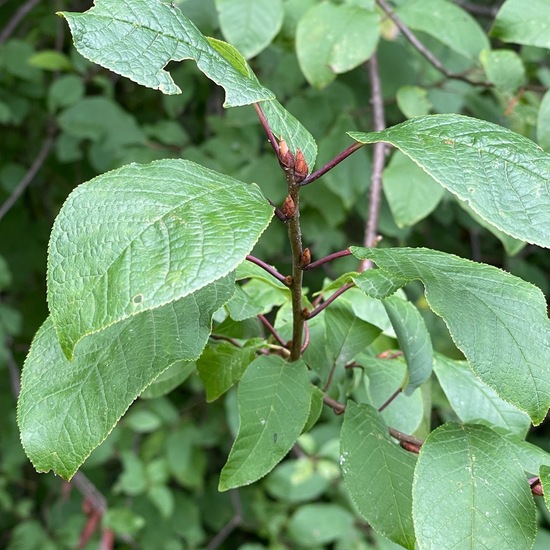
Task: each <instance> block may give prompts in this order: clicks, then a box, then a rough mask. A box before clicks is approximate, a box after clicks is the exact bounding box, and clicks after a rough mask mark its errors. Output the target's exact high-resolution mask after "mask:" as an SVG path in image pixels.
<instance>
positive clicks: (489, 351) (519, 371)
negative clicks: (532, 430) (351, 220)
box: [350, 247, 550, 424]
mask: <svg viewBox="0 0 550 550" xmlns="http://www.w3.org/2000/svg"><path fill="white" fill-rule="evenodd" d="M350 250H351V251H352V252H353V254H354V255H355V256H356V257H358V258H359V259H365V258H369V259H371V260H373V261H374V262H375V263H376V264H377V265H378V266H379V267H380V268H381V269H383V270H384V271H387V272H388V273H391V274H392V275H394V276H395V277H398V278H403V279H408V280H413V279H420V280H421V281H422V282H423V284H424V286H425V289H426V300H427V302H428V304H429V305H430V307H431V309H432V310H433V311H434V312H435V313H437V314H438V315H439V316H440V317H442V318H443V320H444V321H445V323H446V325H447V327H448V329H449V331H450V333H451V336H452V338H453V340H454V342H455V344H456V345H457V347H458V348H459V349H460V350H461V351H462V352H463V353H464V355H465V356H466V358H467V359H468V361H469V362H470V364H471V366H472V370H473V371H474V372H475V373H476V375H477V376H478V377H479V378H480V379H481V380H483V382H485V383H486V384H487V385H488V386H490V387H491V388H493V389H494V390H495V391H496V392H497V393H498V394H499V396H500V397H501V398H503V399H504V400H506V401H508V402H509V403H511V404H513V405H514V406H516V407H517V408H519V409H521V410H523V411H525V412H526V413H527V414H529V416H530V417H531V419H532V420H533V422H534V423H535V424H539V423H540V422H541V421H542V420H543V419H544V417H545V416H546V412H547V411H548V407H549V406H550V321H549V320H548V317H547V315H546V302H545V300H544V296H543V295H542V292H540V290H539V289H538V288H537V287H535V286H533V285H531V284H529V283H526V282H525V281H523V280H521V279H519V278H517V277H514V276H513V275H510V274H509V273H506V272H504V271H501V270H500V269H497V268H495V267H491V266H488V265H484V264H477V263H475V262H471V261H469V260H464V259H462V258H458V257H457V256H453V255H450V254H445V253H443V252H436V251H435V250H428V249H422V248H416V249H415V248H400V249H397V248H395V249H366V248H358V247H351V249H350Z"/></svg>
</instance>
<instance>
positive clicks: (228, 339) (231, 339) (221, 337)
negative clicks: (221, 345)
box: [210, 334, 243, 348]
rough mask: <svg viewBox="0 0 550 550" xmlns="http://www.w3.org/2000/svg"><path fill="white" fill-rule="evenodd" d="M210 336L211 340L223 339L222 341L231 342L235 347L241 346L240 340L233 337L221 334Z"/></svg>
mask: <svg viewBox="0 0 550 550" xmlns="http://www.w3.org/2000/svg"><path fill="white" fill-rule="evenodd" d="M210 338H212V340H223V341H224V342H229V343H230V344H233V345H234V346H235V347H237V348H242V347H243V346H242V345H241V343H240V342H238V341H237V340H235V338H231V337H229V336H224V335H223V334H211V335H210Z"/></svg>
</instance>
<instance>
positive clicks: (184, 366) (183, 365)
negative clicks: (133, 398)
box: [140, 361, 196, 399]
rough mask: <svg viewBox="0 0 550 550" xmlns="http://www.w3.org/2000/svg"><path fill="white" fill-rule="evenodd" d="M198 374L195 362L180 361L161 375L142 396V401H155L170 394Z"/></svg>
mask: <svg viewBox="0 0 550 550" xmlns="http://www.w3.org/2000/svg"><path fill="white" fill-rule="evenodd" d="M194 372H196V364H195V362H194V361H178V362H177V363H174V364H173V365H171V366H170V367H168V368H167V369H166V370H165V371H164V372H163V373H161V374H159V376H158V377H157V378H155V380H154V381H153V382H152V383H151V385H150V386H148V387H147V388H145V390H144V391H143V393H142V394H141V395H140V398H141V399H155V398H156V397H161V396H162V395H166V394H167V393H170V392H171V391H172V390H173V389H175V388H177V387H178V386H179V385H180V384H183V382H184V381H185V380H187V378H189V376H191V374H193V373H194Z"/></svg>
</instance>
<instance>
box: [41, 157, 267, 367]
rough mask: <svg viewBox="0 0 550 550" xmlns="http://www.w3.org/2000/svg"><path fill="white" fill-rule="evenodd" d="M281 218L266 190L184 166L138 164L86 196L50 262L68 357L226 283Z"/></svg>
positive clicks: (51, 296)
mask: <svg viewBox="0 0 550 550" xmlns="http://www.w3.org/2000/svg"><path fill="white" fill-rule="evenodd" d="M272 210H273V209H272V207H271V206H269V204H268V203H267V202H266V200H265V199H264V198H263V196H262V194H261V193H260V191H259V189H258V187H257V186H255V185H247V184H244V183H241V182H239V181H237V180H234V179H233V178H230V177H228V176H225V175H222V174H219V173H217V172H214V171H212V170H208V169H206V168H203V167H201V166H199V165H197V164H194V163H192V162H189V161H184V160H161V161H158V162H153V163H151V164H148V165H137V164H131V165H128V166H124V167H122V168H120V169H118V170H114V171H112V172H108V173H106V174H103V175H101V176H98V177H97V178H94V179H93V180H91V181H89V182H87V183H86V184H84V185H81V186H79V187H77V188H76V189H75V190H74V191H73V192H72V193H71V195H70V196H69V198H68V199H67V201H66V202H65V205H64V206H63V208H62V210H61V212H60V214H59V216H58V217H57V219H56V221H55V224H54V227H53V230H52V234H51V237H50V247H49V259H48V303H49V306H50V311H51V314H52V321H53V323H54V325H55V327H56V330H57V332H58V337H59V341H60V343H61V347H62V349H63V351H64V353H65V354H66V355H67V356H68V357H69V358H70V357H71V356H72V353H73V350H74V347H75V345H76V343H77V342H78V341H79V340H80V339H81V338H83V337H84V336H86V335H87V334H91V333H93V332H97V331H98V330H102V329H104V328H106V327H108V326H110V325H112V324H113V323H116V322H118V321H121V320H123V319H126V318H128V317H131V316H133V315H136V314H137V313H140V312H142V311H146V310H150V309H154V308H157V307H160V306H162V305H164V304H166V303H168V302H170V301H173V300H178V299H179V298H182V297H184V296H187V295H189V294H192V293H193V292H195V291H197V290H198V289H200V288H202V287H204V286H206V285H207V284H209V283H211V282H212V281H215V280H217V279H219V278H221V277H223V276H225V275H227V274H228V273H229V272H230V271H231V270H232V269H234V268H235V267H236V266H237V265H238V264H239V263H241V261H242V260H243V259H244V257H245V256H246V254H248V253H249V252H250V250H251V249H252V247H253V246H254V244H255V243H256V241H257V239H258V237H259V236H260V234H261V233H262V231H263V230H264V229H265V227H266V226H267V224H268V223H269V221H270V219H271V217H272Z"/></svg>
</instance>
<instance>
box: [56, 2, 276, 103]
mask: <svg viewBox="0 0 550 550" xmlns="http://www.w3.org/2000/svg"><path fill="white" fill-rule="evenodd" d="M60 15H62V16H63V17H65V19H66V20H67V22H68V24H69V27H70V29H71V33H72V35H73V39H74V43H75V46H76V48H77V50H78V51H79V52H80V53H81V54H82V55H83V56H84V57H86V58H87V59H90V60H91V61H93V62H94V63H97V64H98V65H101V66H102V67H106V68H107V69H110V70H112V71H114V72H116V73H118V74H120V75H122V76H125V77H127V78H130V79H131V80H133V81H134V82H137V83H138V84H141V85H143V86H147V87H149V88H154V89H158V90H160V91H161V92H163V93H165V94H178V93H181V90H180V89H179V87H178V86H176V84H175V82H174V81H173V80H172V77H171V76H170V74H169V73H168V72H167V71H165V70H164V67H165V66H166V65H167V64H168V62H169V61H171V60H173V61H181V60H183V59H194V60H195V61H196V63H197V66H198V68H199V69H200V70H201V71H202V72H203V73H204V74H205V75H206V76H207V77H208V78H210V79H211V80H213V81H214V82H215V83H216V84H219V85H220V86H222V87H223V88H224V90H225V93H226V98H225V103H224V105H225V106H226V107H231V106H236V105H248V104H250V103H255V102H257V101H263V100H268V99H273V98H274V96H273V93H272V92H271V91H269V90H268V89H267V88H264V87H263V86H261V85H260V84H258V83H257V82H253V81H251V80H250V79H249V78H247V77H246V76H244V75H243V74H242V73H241V72H239V71H238V70H236V69H235V68H234V67H233V66H232V65H231V64H230V63H228V62H227V60H226V59H225V58H224V57H223V56H221V55H220V54H219V53H218V52H217V51H216V50H215V49H214V48H213V47H212V46H211V45H210V44H209V42H208V41H207V40H206V38H205V37H204V36H203V35H202V34H201V32H200V31H199V30H198V29H197V27H195V25H194V24H193V23H192V22H191V21H189V19H187V18H186V17H185V16H184V15H183V14H182V13H181V12H180V10H179V9H178V8H176V7H174V6H172V5H171V4H170V3H165V2H161V1H160V0H96V2H95V5H94V7H92V8H91V9H89V10H88V11H87V12H85V13H69V12H62V13H61V14H60Z"/></svg>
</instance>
